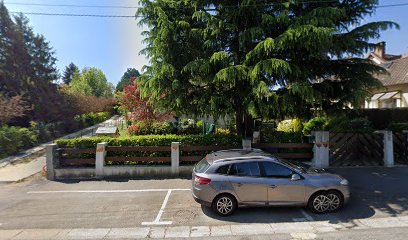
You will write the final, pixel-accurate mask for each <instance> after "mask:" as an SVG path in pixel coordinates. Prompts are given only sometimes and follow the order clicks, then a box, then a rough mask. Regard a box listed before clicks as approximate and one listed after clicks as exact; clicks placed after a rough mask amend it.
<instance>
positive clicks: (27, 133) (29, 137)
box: [0, 125, 38, 158]
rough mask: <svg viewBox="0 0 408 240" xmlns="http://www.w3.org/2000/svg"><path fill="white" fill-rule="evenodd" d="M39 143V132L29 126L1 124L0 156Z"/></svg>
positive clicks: (5, 155)
mask: <svg viewBox="0 0 408 240" xmlns="http://www.w3.org/2000/svg"><path fill="white" fill-rule="evenodd" d="M37 143H38V135H37V133H36V132H34V131H31V130H29V129H28V128H22V127H9V126H6V125H4V126H0V158H3V157H7V156H8V155H10V154H14V153H17V152H18V151H20V150H21V149H27V148H30V147H33V146H35V145H36V144H37Z"/></svg>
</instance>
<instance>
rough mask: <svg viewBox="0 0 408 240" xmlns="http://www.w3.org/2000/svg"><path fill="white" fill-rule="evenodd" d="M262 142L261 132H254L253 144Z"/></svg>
mask: <svg viewBox="0 0 408 240" xmlns="http://www.w3.org/2000/svg"><path fill="white" fill-rule="evenodd" d="M260 141H261V132H260V131H254V134H253V137H252V143H259V142H260Z"/></svg>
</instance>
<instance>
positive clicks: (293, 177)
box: [290, 173, 302, 181]
mask: <svg viewBox="0 0 408 240" xmlns="http://www.w3.org/2000/svg"><path fill="white" fill-rule="evenodd" d="M301 179H302V177H301V176H300V175H299V174H297V173H294V174H292V178H291V179H290V180H292V181H299V180H301Z"/></svg>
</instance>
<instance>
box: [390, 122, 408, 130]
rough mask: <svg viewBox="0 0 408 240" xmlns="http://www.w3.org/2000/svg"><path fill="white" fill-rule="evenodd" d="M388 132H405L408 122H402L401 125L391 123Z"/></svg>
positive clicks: (407, 128)
mask: <svg viewBox="0 0 408 240" xmlns="http://www.w3.org/2000/svg"><path fill="white" fill-rule="evenodd" d="M387 129H389V130H391V131H393V132H402V131H407V130H408V122H403V123H391V124H390V125H389V126H388V128H387Z"/></svg>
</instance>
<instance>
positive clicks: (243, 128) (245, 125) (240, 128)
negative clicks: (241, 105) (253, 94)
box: [235, 109, 254, 139]
mask: <svg viewBox="0 0 408 240" xmlns="http://www.w3.org/2000/svg"><path fill="white" fill-rule="evenodd" d="M235 121H236V128H237V134H238V136H241V137H242V138H245V139H250V138H252V135H253V132H254V119H253V118H252V116H251V115H250V114H248V113H245V112H244V111H243V110H242V109H237V111H236V113H235Z"/></svg>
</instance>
